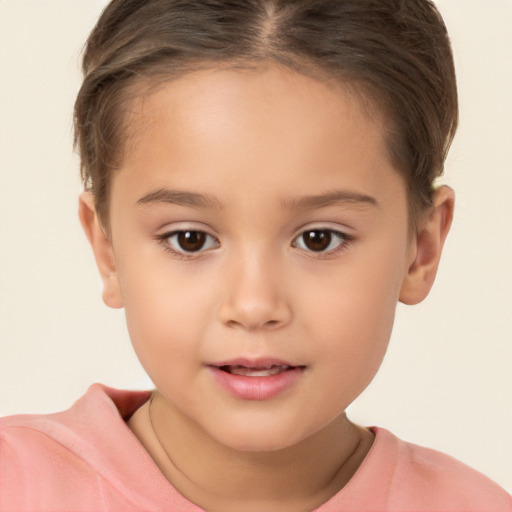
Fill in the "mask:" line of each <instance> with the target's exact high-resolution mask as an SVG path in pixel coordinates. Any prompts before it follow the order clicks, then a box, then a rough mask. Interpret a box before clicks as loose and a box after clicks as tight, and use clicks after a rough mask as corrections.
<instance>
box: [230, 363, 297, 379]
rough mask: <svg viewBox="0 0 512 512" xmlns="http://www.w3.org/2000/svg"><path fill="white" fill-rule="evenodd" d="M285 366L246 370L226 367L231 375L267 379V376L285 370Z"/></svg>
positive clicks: (245, 367) (237, 367)
mask: <svg viewBox="0 0 512 512" xmlns="http://www.w3.org/2000/svg"><path fill="white" fill-rule="evenodd" d="M288 368H289V366H286V365H273V366H267V367H265V368H248V367H247V366H228V367H227V370H228V371H229V373H232V374H233V375H245V376H246V377H267V376H268V375H276V374H278V373H280V372H282V371H284V370H286V369H288Z"/></svg>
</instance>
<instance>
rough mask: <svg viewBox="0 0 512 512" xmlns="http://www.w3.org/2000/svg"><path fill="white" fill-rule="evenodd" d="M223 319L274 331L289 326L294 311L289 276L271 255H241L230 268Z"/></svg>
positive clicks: (233, 324)
mask: <svg viewBox="0 0 512 512" xmlns="http://www.w3.org/2000/svg"><path fill="white" fill-rule="evenodd" d="M226 273H227V279H225V280H224V285H225V287H224V293H223V294H222V296H223V301H222V304H221V307H220V312H219V316H220V320H221V322H222V323H223V324H225V325H227V326H228V327H231V328H241V329H245V330H247V331H257V330H262V329H265V330H272V329H278V328H281V327H283V326H285V325H287V324H288V323H289V322H290V320H291V318H292V310H291V308H290V304H289V301H288V296H287V293H286V290H285V278H284V275H283V272H281V271H280V269H279V265H278V264H277V262H276V261H275V259H272V258H270V257H263V256H257V255H255V254H254V253H253V254H252V255H250V256H248V257H239V258H237V259H236V261H235V262H232V263H231V264H230V265H228V266H227V268H226Z"/></svg>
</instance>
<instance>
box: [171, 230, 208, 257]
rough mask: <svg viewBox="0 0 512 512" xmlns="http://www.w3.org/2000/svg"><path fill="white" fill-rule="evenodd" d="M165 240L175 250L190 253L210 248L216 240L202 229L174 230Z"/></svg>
mask: <svg viewBox="0 0 512 512" xmlns="http://www.w3.org/2000/svg"><path fill="white" fill-rule="evenodd" d="M167 242H168V243H169V245H170V246H171V248H172V249H173V250H174V251H176V252H181V253H190V252H200V251H205V250H207V249H212V248H213V247H216V246H217V241H216V240H215V239H214V238H213V237H212V236H211V235H209V234H207V233H205V232H204V231H176V232H174V233H171V235H169V236H168V237H167Z"/></svg>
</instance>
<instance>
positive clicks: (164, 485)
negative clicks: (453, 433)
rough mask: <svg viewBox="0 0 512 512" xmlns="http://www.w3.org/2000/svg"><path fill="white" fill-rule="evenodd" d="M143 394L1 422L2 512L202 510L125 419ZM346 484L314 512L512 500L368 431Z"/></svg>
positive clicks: (465, 472) (478, 506)
mask: <svg viewBox="0 0 512 512" xmlns="http://www.w3.org/2000/svg"><path fill="white" fill-rule="evenodd" d="M149 396H150V394H149V392H129V391H118V390H114V389H110V388H106V387H104V386H101V385H99V384H95V385H93V386H91V388H90V389H89V391H88V392H87V394H86V395H85V396H84V397H83V398H81V399H80V400H79V401H78V402H77V403H76V404H75V405H74V406H73V407H72V408H71V409H69V410H67V411H64V412H61V413H57V414H50V415H23V416H12V417H8V418H4V419H2V420H1V423H0V429H1V430H0V435H1V445H0V510H1V511H2V512H18V511H19V512H28V511H31V512H37V511H48V512H50V511H51V512H56V511H66V512H80V511H87V512H93V511H94V512H100V511H112V512H113V511H115V512H132V511H133V512H142V511H155V512H156V511H158V512H200V511H201V510H202V509H200V508H199V507H197V506H196V505H194V504H192V503H190V502H189V501H188V500H187V499H185V498H184V497H183V496H182V495H180V494H179V493H178V492H177V491H176V489H174V488H173V487H172V485H171V484H170V483H169V482H168V481H167V480H166V479H165V478H164V476H163V475H162V473H160V471H159V469H158V468H157V466H156V465H155V463H154V462H153V460H152V459H151V457H150V456H149V454H148V453H147V452H146V451H145V450H144V448H143V447H142V445H141V444H140V443H139V442H138V440H137V438H136V437H135V436H134V435H133V434H132V432H131V431H130V429H129V428H128V427H127V425H126V423H125V421H124V419H126V418H128V417H129V416H130V415H131V414H132V413H133V412H134V411H135V410H136V409H137V408H138V407H140V406H141V405H142V404H143V403H144V402H145V401H146V400H148V398H149ZM373 431H374V432H375V435H376V437H375V442H374V444H373V446H372V448H371V450H370V452H369V453H368V455H367V457H366V459H365V460H364V462H363V464H362V465H361V467H360V468H359V470H358V471H357V472H356V474H355V475H354V477H353V478H352V480H351V481H350V482H349V483H348V484H347V485H346V486H345V487H344V488H343V489H342V490H341V491H340V492H339V493H338V494H337V495H336V496H334V497H333V498H332V499H330V500H329V501H328V502H327V503H325V504H324V505H322V506H321V507H320V508H318V509H317V511H318V512H341V511H347V512H348V511H358V512H361V511H364V512H372V511H373V512H385V511H393V512H400V511H403V512H406V511H407V512H419V511H424V512H427V511H428V512H436V511H437V512H448V511H459V512H462V511H464V512H483V511H485V512H498V511H499V512H505V511H508V512H510V511H512V498H511V496H510V495H508V494H507V493H506V492H505V491H504V490H503V489H501V488H500V487H499V486H498V485H496V484H495V483H493V482H492V481H491V480H489V479H488V478H487V477H485V476H483V475H482V474H480V473H478V472H477V471H474V470H473V469H471V468H469V467H468V466H466V465H464V464H462V463H460V462H458V461H456V460H455V459H453V458H451V457H449V456H447V455H444V454H441V453H439V452H436V451H433V450H429V449H427V448H422V447H419V446H416V445H413V444H409V443H405V442H403V441H401V440H399V439H397V438H396V437H395V436H393V435H392V434H391V433H390V432H388V431H386V430H384V429H380V428H375V429H373Z"/></svg>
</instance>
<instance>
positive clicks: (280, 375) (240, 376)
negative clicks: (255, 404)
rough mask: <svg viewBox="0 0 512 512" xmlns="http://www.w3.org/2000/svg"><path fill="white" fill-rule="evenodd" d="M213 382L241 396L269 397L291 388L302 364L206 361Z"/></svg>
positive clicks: (265, 398)
mask: <svg viewBox="0 0 512 512" xmlns="http://www.w3.org/2000/svg"><path fill="white" fill-rule="evenodd" d="M207 366H208V368H209V369H210V371H211V373H212V374H213V377H214V379H215V382H216V383H217V384H219V385H220V386H221V388H222V389H223V390H224V391H227V392H228V393H229V394H230V395H232V396H234V397H236V398H239V399H243V400H269V399H271V398H275V397H277V396H279V395H281V394H283V393H284V392H285V391H287V390H289V389H290V388H292V387H293V386H294V385H296V384H297V382H298V381H299V380H300V378H301V377H302V375H303V373H304V370H305V366H299V365H293V364H290V363H288V362H286V361H279V360H275V359H258V360H248V359H237V360H232V361H222V362H218V363H212V364H209V365H207Z"/></svg>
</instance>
